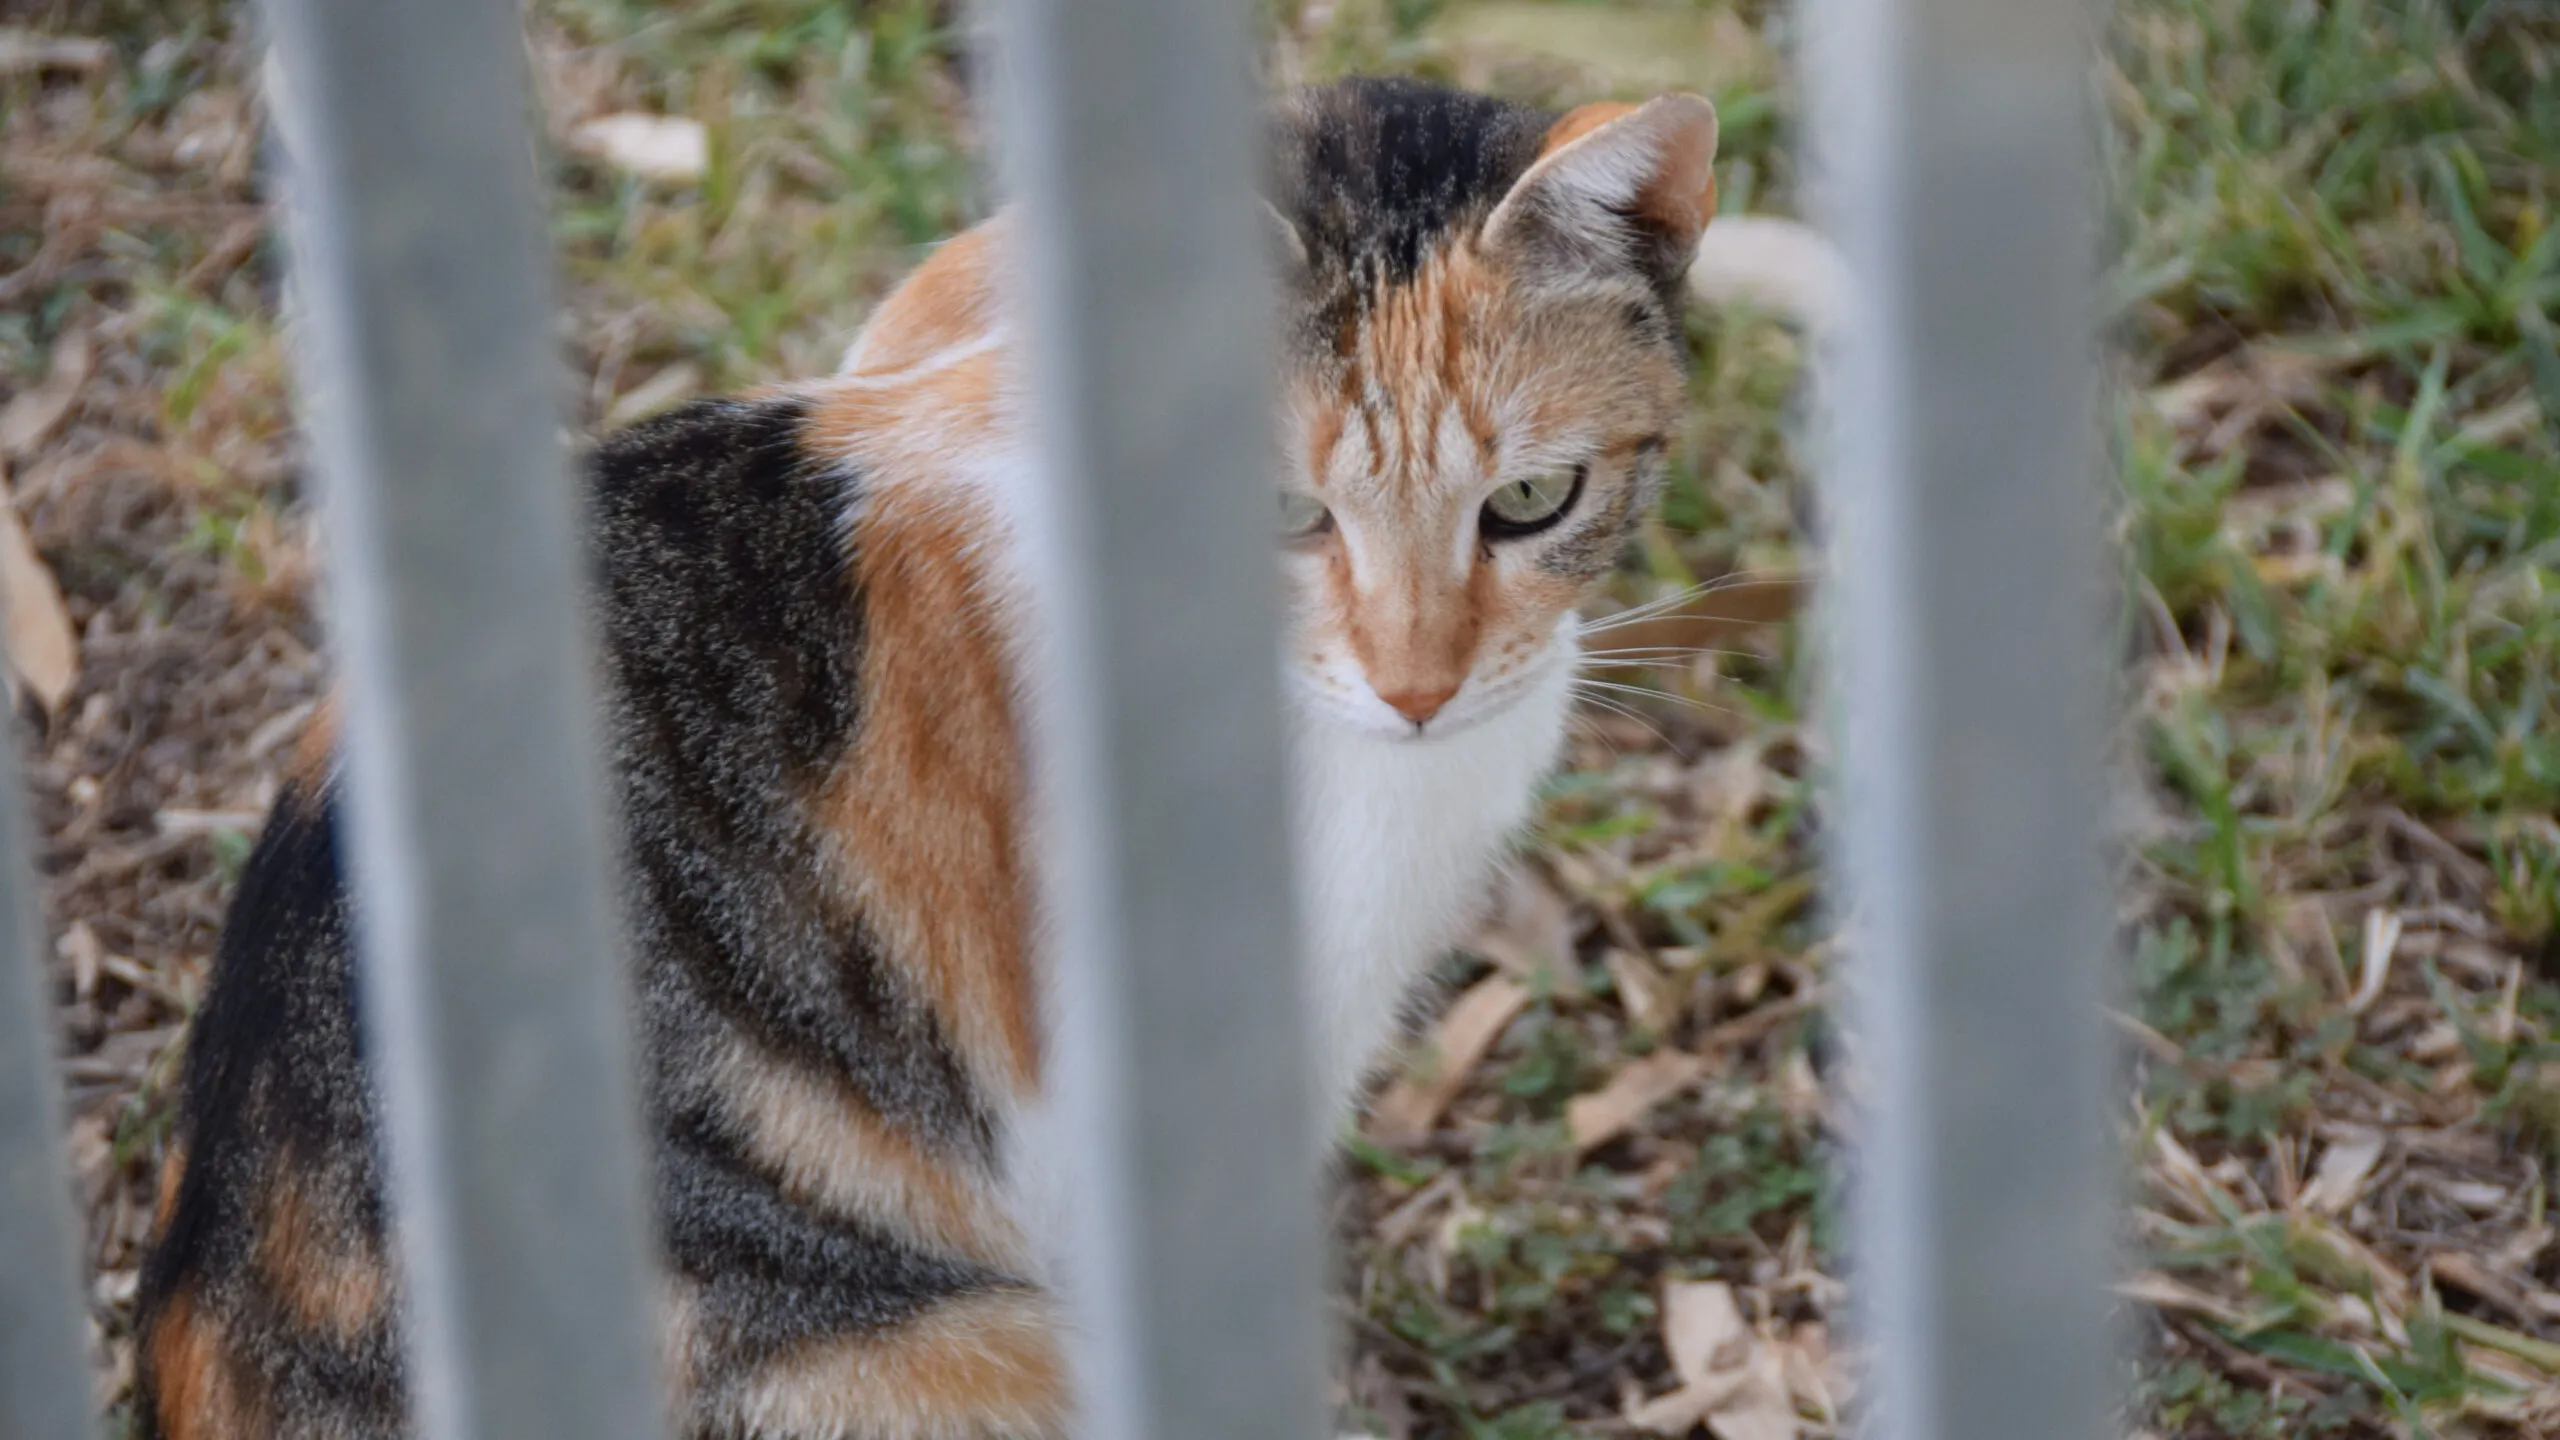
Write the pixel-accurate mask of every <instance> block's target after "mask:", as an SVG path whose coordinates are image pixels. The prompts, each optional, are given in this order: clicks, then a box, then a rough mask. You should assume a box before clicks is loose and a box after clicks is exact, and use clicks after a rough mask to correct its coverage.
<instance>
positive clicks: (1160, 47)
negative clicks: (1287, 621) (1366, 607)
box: [995, 0, 1324, 1440]
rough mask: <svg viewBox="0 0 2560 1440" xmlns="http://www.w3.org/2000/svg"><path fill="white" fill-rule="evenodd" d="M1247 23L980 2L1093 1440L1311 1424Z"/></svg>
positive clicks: (1184, 1439)
mask: <svg viewBox="0 0 2560 1440" xmlns="http://www.w3.org/2000/svg"><path fill="white" fill-rule="evenodd" d="M1245 16H1246V7H1245V6H1244V5H1242V4H1235V3H1224V0H1207V3H1203V0H1080V3H1077V4H1073V5H1067V4H1061V3H1057V0H1007V3H1006V4H1005V5H1004V6H1003V7H1002V8H1000V9H999V11H998V20H999V25H998V29H997V34H998V37H999V41H998V46H997V53H996V57H995V58H996V59H997V61H998V64H997V65H996V67H995V69H996V71H997V74H998V76H999V83H998V85H997V86H996V87H995V88H996V89H997V90H998V92H999V97H998V100H997V107H998V109H999V111H1000V112H1001V116H1002V120H1003V122H1004V123H1003V124H1002V126H1001V134H1002V136H1003V139H1004V142H1005V152H1006V153H1005V157H1004V158H1005V161H1006V170H1007V173H1008V175H1009V176H1010V177H1011V178H1012V179H1013V180H1014V181H1015V183H1016V185H1017V188H1018V190H1019V193H1020V194H1021V196H1022V200H1023V206H1024V211H1025V213H1024V214H1023V215H1022V216H1021V221H1022V222H1023V223H1022V225H1021V228H1020V230H1019V231H1018V232H1017V233H1019V234H1021V235H1023V236H1026V237H1028V239H1027V241H1026V243H1023V244H1022V245H1021V246H1020V249H1019V250H1018V251H1017V260H1018V263H1019V264H1020V266H1021V267H1022V269H1023V270H1024V272H1025V273H1026V274H1027V277H1028V280H1029V296H1028V299H1029V302H1030V303H1029V309H1028V315H1029V319H1030V322H1031V323H1030V331H1029V338H1030V347H1029V354H1030V356H1031V359H1032V363H1033V368H1034V373H1033V391H1034V394H1035V399H1036V411H1037V416H1038V421H1039V425H1038V432H1037V438H1036V440H1035V443H1034V446H1033V449H1034V451H1035V453H1036V454H1037V455H1039V456H1041V457H1043V462H1044V463H1045V465H1046V466H1047V467H1048V473H1047V474H1045V475H1043V476H1041V477H1039V478H1040V482H1041V483H1037V484H1034V485H1033V486H1032V487H1030V488H1031V489H1032V491H1033V492H1035V493H1034V494H1033V495H1032V496H1031V497H1030V499H1031V501H1032V510H1033V513H1032V518H1031V522H1030V524H1029V525H1028V526H1027V531H1028V533H1029V536H1030V538H1031V540H1032V541H1033V546H1032V548H1033V551H1034V568H1035V569H1036V570H1037V571H1038V579H1039V582H1040V584H1041V586H1042V600H1041V603H1040V605H1039V607H1038V608H1039V609H1040V610H1041V611H1042V613H1043V614H1044V615H1046V616H1048V617H1050V623H1051V626H1052V629H1051V633H1050V635H1049V636H1047V637H1046V639H1047V641H1048V643H1046V644H1044V645H1042V646H1041V647H1039V648H1040V655H1039V657H1038V658H1039V660H1040V662H1042V664H1043V670H1042V672H1041V674H1040V675H1039V676H1038V677H1037V678H1036V680H1035V683H1036V684H1037V685H1038V686H1039V687H1040V694H1041V696H1042V700H1041V703H1042V706H1043V719H1044V722H1045V723H1044V724H1043V725H1041V726H1039V727H1036V728H1038V729H1039V731H1040V732H1041V735H1040V738H1041V740H1042V742H1043V745H1044V748H1043V750H1042V751H1041V754H1040V756H1039V759H1040V762H1041V765H1040V768H1041V771H1042V774H1043V776H1044V777H1045V778H1044V784H1045V785H1046V786H1047V787H1048V788H1047V790H1046V792H1045V796H1044V804H1045V807H1046V811H1047V816H1046V818H1047V820H1048V827H1047V840H1048V845H1049V848H1048V849H1047V851H1046V852H1045V860H1046V863H1047V864H1048V865H1049V866H1050V867H1051V870H1050V874H1049V876H1048V879H1049V883H1050V884H1051V885H1052V887H1053V889H1052V896H1051V899H1052V905H1053V915H1054V918H1055V920H1056V922H1057V928H1056V934H1057V937H1058V942H1059V944H1058V953H1057V956H1056V958H1057V963H1058V964H1059V966H1060V969H1061V975H1060V977H1059V984H1060V987H1061V991H1060V995H1061V1002H1062V1003H1061V1005H1060V1016H1061V1026H1060V1034H1059V1041H1058V1046H1059V1054H1058V1058H1057V1063H1058V1070H1059V1077H1060V1079H1059V1084H1060V1089H1061V1106H1062V1113H1063V1118H1064V1121H1065V1123H1066V1124H1067V1126H1068V1127H1069V1129H1068V1133H1069V1134H1071V1135H1074V1136H1075V1137H1076V1140H1075V1143H1074V1144H1073V1145H1072V1146H1071V1147H1070V1148H1071V1149H1072V1150H1073V1151H1074V1152H1075V1156H1074V1157H1071V1158H1081V1159H1082V1160H1083V1161H1084V1162H1085V1163H1084V1164H1083V1165H1082V1166H1080V1167H1079V1168H1078V1169H1077V1170H1076V1172H1075V1173H1074V1174H1073V1175H1072V1176H1071V1177H1070V1178H1071V1180H1072V1182H1073V1183H1072V1185H1071V1193H1072V1207H1073V1210H1074V1215H1075V1225H1074V1231H1073V1233H1074V1240H1073V1242H1072V1244H1071V1247H1070V1253H1071V1254H1072V1255H1073V1257H1074V1269H1073V1271H1072V1273H1071V1274H1070V1276H1069V1277H1068V1278H1069V1289H1070V1292H1071V1297H1072V1299H1073V1301H1074V1305H1075V1308H1076V1310H1077V1312H1078V1318H1079V1321H1080V1322H1081V1323H1080V1324H1079V1326H1078V1327H1077V1333H1078V1336H1079V1339H1078V1347H1079V1348H1078V1353H1077V1354H1076V1355H1075V1359H1076V1361H1077V1366H1078V1375H1079V1381H1080V1387H1081V1399H1082V1403H1083V1405H1084V1408H1085V1413H1084V1424H1083V1429H1082V1431H1081V1433H1083V1434H1086V1435H1089V1436H1093V1437H1097V1440H1106V1437H1107V1440H1195V1437H1205V1436H1216V1437H1218V1440H1283V1437H1286V1440H1309V1437H1312V1436H1315V1435H1317V1434H1319V1433H1320V1431H1321V1424H1322V1417H1323V1411H1322V1403H1321V1401H1322V1394H1323V1391H1322V1386H1321V1380H1320V1372H1321V1364H1320V1360H1321V1354H1320V1352H1321V1349H1322V1346H1321V1345H1320V1343H1319V1334H1320V1329H1319V1324H1318V1321H1317V1314H1318V1299H1319V1293H1320V1292H1319V1287H1320V1284H1321V1280H1322V1275H1323V1269H1324V1267H1323V1265H1322V1262H1321V1252H1320V1249H1319V1246H1318V1244H1317V1232H1316V1223H1315V1194H1316V1176H1317V1171H1316V1164H1315V1153H1316V1145H1315V1141H1316V1129H1317V1127H1316V1125H1315V1124H1314V1123H1313V1121H1312V1119H1311V1110H1310V1107H1309V1092H1308V1089H1307V1084H1306V1080H1305V1075H1304V1072H1303V1068H1302V1063H1301V1058H1300V1038H1301V1030H1302V1028H1303V1023H1302V1018H1301V1017H1302V1015H1303V1010H1302V1003H1301V995H1300V991H1299V978H1298V966H1297V960H1298V955H1297V949H1296V944H1295V938H1294V934H1295V932H1294V930H1293V927H1292V915H1291V905H1290V887H1289V884H1288V879H1287V877H1288V870H1289V864H1288V861H1289V856H1288V851H1287V844H1286V832H1285V830H1284V824H1285V821H1286V814H1285V809H1284V806H1285V799H1286V791H1285V788H1284V776H1283V769H1282V739H1283V737H1282V733H1281V720H1280V716H1281V697H1280V690H1279V659H1280V654H1281V652H1280V648H1279V642H1278V636H1277V631H1276V629H1275V628H1274V617H1275V614H1276V605H1275V601H1276V594H1277V586H1278V567H1277V564H1276V562H1275V560H1274V558H1273V554H1272V549H1271V542H1270V534H1271V527H1270V519H1269V516H1270V507H1271V504H1272V490H1271V486H1272V483H1273V482H1272V479H1271V473H1272V472H1271V465H1272V463H1273V462H1272V456H1273V455H1274V453H1275V452H1274V451H1273V449H1272V447H1271V445H1270V443H1269V424H1270V417H1269V414H1268V411H1269V407H1270V404H1271V401H1270V389H1269V384H1268V370H1267V360H1268V356H1267V355H1266V354H1265V353H1264V351H1263V349H1262V345H1263V339H1264V336H1265V334H1266V332H1267V330H1268V319H1269V317H1268V316H1267V314H1266V313H1265V309H1264V307H1263V306H1262V304H1261V303H1259V300H1260V297H1261V295H1262V293H1263V289H1264V285H1265V276H1264V275H1263V273H1262V263H1261V262H1262V257H1263V256H1264V254H1265V241H1266V237H1265V234H1264V231H1263V228H1262V221H1261V217H1260V216H1259V215H1258V214H1256V213H1255V210H1254V208H1253V207H1254V201H1253V199H1252V197H1251V192H1250V189H1249V186H1250V183H1251V180H1252V178H1253V177H1254V176H1255V175H1256V174H1257V173H1259V171H1258V167H1259V163H1260V150H1259V147H1258V145H1257V144H1256V143H1255V137H1254V127H1253V123H1252V118H1251V117H1252V115H1253V113H1254V112H1253V110H1252V108H1251V97H1252V96H1253V95H1254V93H1255V86H1254V85H1253V84H1252V82H1251V80H1250V79H1249V70H1248V67H1247V64H1246V58H1245V57H1246V36H1245V24H1244V22H1245Z"/></svg>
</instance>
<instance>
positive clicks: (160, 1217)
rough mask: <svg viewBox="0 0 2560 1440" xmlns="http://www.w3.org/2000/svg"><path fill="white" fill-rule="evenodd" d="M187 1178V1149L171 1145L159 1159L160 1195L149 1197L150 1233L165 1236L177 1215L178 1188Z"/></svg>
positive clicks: (182, 1146)
mask: <svg viewBox="0 0 2560 1440" xmlns="http://www.w3.org/2000/svg"><path fill="white" fill-rule="evenodd" d="M186 1178H187V1147H186V1146H184V1145H178V1144H172V1145H171V1146H170V1147H169V1149H168V1153H166V1154H164V1155H162V1156H161V1157H160V1187H159V1188H160V1193H158V1194H157V1195H154V1196H152V1197H151V1233H152V1234H153V1235H155V1236H156V1235H162V1234H166V1233H167V1232H168V1229H169V1217H171V1216H172V1215H175V1214H177V1213H178V1186H179V1185H180V1184H181V1183H182V1182H184V1181H185V1180H186Z"/></svg>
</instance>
